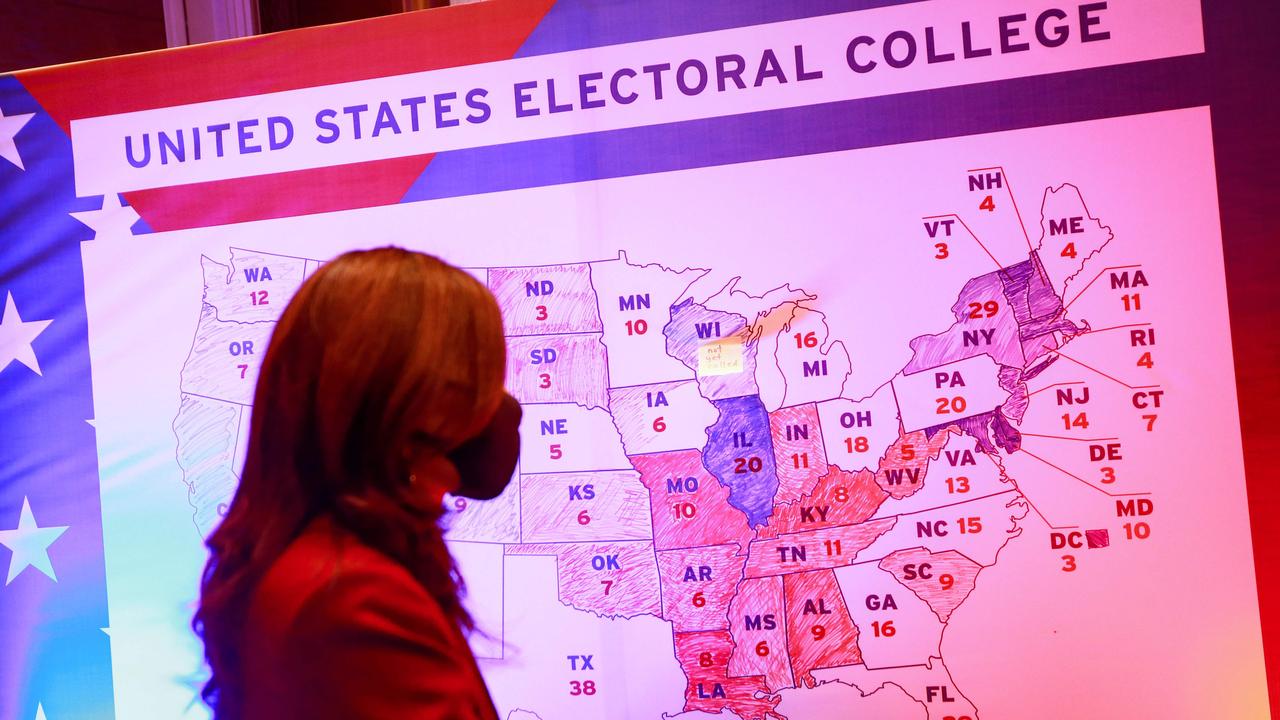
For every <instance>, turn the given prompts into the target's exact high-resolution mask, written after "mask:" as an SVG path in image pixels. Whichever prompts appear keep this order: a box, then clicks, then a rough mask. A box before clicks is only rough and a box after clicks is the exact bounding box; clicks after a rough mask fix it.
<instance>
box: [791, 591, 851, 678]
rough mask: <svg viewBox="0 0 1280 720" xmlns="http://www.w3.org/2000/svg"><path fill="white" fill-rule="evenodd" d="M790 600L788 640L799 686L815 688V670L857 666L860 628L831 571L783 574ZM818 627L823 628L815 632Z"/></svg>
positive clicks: (792, 665) (792, 666)
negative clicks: (855, 622) (851, 614)
mask: <svg viewBox="0 0 1280 720" xmlns="http://www.w3.org/2000/svg"><path fill="white" fill-rule="evenodd" d="M782 579H783V581H784V591H785V593H786V598H787V639H788V648H789V650H790V655H791V668H792V670H793V671H794V673H795V679H796V683H797V684H804V686H805V687H813V686H814V685H815V681H814V679H813V675H812V671H813V670H818V669H820V668H828V667H840V666H842V665H857V664H859V663H861V662H862V653H861V652H860V651H859V649H858V626H857V625H854V624H853V618H852V617H850V616H849V608H848V607H847V606H845V604H844V594H843V593H841V592H840V585H839V584H838V583H837V582H836V574H835V573H834V572H832V571H831V570H817V571H814V572H807V573H794V574H791V575H783V576H782ZM815 628H820V629H819V630H817V632H815Z"/></svg>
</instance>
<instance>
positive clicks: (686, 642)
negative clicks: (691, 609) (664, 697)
mask: <svg viewBox="0 0 1280 720" xmlns="http://www.w3.org/2000/svg"><path fill="white" fill-rule="evenodd" d="M675 640H676V659H677V660H679V661H680V667H681V669H683V670H684V676H685V677H686V678H688V679H689V686H688V687H687V688H686V689H685V692H684V710H685V712H693V711H696V710H700V711H702V712H707V713H716V714H719V713H720V712H722V711H724V710H728V711H730V712H732V713H733V714H735V715H737V716H738V717H740V718H742V720H768V719H769V718H776V719H777V720H783V719H782V716H781V715H779V714H777V713H776V712H774V708H776V707H777V706H778V703H779V702H781V701H782V698H780V697H778V696H776V695H775V696H772V697H768V696H766V697H760V698H757V697H756V694H757V693H763V694H765V695H767V694H768V692H769V688H768V687H766V686H765V682H764V678H763V677H758V676H756V677H741V678H738V677H729V672H728V671H729V656H730V654H731V653H732V652H733V640H732V639H730V637H729V632H728V631H727V630H715V631H709V632H690V633H682V632H678V633H676V634H675Z"/></svg>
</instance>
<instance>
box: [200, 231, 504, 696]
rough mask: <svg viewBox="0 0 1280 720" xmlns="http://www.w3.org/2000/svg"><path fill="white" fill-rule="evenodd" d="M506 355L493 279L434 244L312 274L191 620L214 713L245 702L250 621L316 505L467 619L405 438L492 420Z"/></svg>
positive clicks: (268, 375) (435, 446)
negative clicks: (484, 279)
mask: <svg viewBox="0 0 1280 720" xmlns="http://www.w3.org/2000/svg"><path fill="white" fill-rule="evenodd" d="M505 365H506V350H505V345H504V341H503V337H502V319H501V315H500V313H499V310H498V306H497V303H496V302H495V300H494V298H493V295H492V294H490V293H489V291H488V290H487V289H486V288H485V287H484V285H482V284H481V283H480V282H479V281H477V280H476V279H475V278H473V277H471V276H470V275H469V274H467V273H466V272H464V271H462V270H459V269H458V268H455V267H452V266H450V265H448V264H446V263H444V262H442V261H440V260H438V259H436V258H434V257H431V256H428V255H424V254H421V253H415V252H410V251H407V250H401V249H398V248H381V249H377V250H368V251H360V252H352V253H347V254H345V255H342V256H341V257H338V258H337V259H335V260H333V261H332V262H330V263H326V264H325V265H324V266H322V267H321V268H320V269H319V270H318V271H317V272H316V273H315V274H314V275H313V276H311V277H310V278H309V279H307V281H306V282H304V283H303V285H302V287H301V288H300V289H299V290H298V293H297V295H295V296H294V298H293V300H291V301H290V302H289V305H288V306H287V307H286V308H285V310H284V313H283V314H282V315H281V317H280V320H279V322H278V324H277V325H276V329H275V332H274V333H273V335H272V337H271V343H270V346H269V348H268V350H267V354H266V357H265V358H264V360H263V363H262V369H261V372H260V374H259V379H258V387H257V392H256V394H255V396H254V410H253V418H252V422H251V425H250V431H249V447H248V451H247V455H246V459H245V465H244V471H243V473H242V474H241V478H240V486H239V488H238V489H237V490H236V494H235V497H234V498H233V500H232V501H231V504H230V506H229V508H228V510H227V515H226V518H225V519H224V520H223V521H222V523H221V524H220V525H219V526H218V528H217V529H216V530H214V532H213V533H212V534H211V535H210V537H209V539H208V546H209V551H210V557H209V561H208V564H207V565H206V566H205V570H204V575H203V581H202V584H201V594H200V607H199V609H198V610H197V612H196V614H195V618H194V620H193V623H192V625H193V627H194V628H195V630H196V632H197V633H198V634H199V635H200V636H201V637H202V638H203V639H204V644H205V657H206V659H207V661H208V663H209V667H210V670H211V671H212V675H211V677H210V679H209V681H208V683H207V684H206V685H205V687H204V690H203V691H202V693H201V694H202V696H203V697H204V699H205V701H206V702H207V703H208V704H209V705H210V707H211V708H213V711H214V716H215V718H217V719H218V720H234V718H237V717H239V716H240V715H241V714H242V713H241V710H240V706H239V703H240V695H241V678H240V669H241V667H242V662H241V657H240V655H239V646H240V642H241V639H240V632H241V630H242V628H243V627H244V622H245V619H246V616H247V613H248V607H249V602H250V599H251V597H252V594H253V591H254V589H255V588H256V587H257V584H258V582H259V581H260V580H261V578H262V577H263V575H264V574H265V573H266V571H267V569H268V568H270V567H271V565H272V563H274V562H275V560H276V559H277V558H278V557H279V556H280V555H281V554H282V553H283V552H284V550H285V549H286V548H287V547H288V546H289V544H290V543H291V542H292V541H293V540H294V539H295V538H296V537H297V536H298V535H299V533H301V531H302V530H303V528H304V527H306V525H307V524H308V523H309V522H310V521H311V520H312V519H313V518H315V517H317V516H319V515H324V514H327V515H330V516H332V517H333V519H334V521H335V522H337V523H338V524H340V525H342V526H343V527H345V528H347V529H348V530H350V531H351V532H353V533H354V534H355V535H357V536H358V537H359V538H360V539H361V540H362V541H363V542H365V543H366V544H368V545H370V546H372V547H373V548H375V549H377V550H379V551H381V552H383V553H384V554H386V555H388V556H390V557H391V558H393V559H394V560H396V561H397V562H399V563H401V564H403V565H404V566H405V567H406V568H407V569H408V570H409V571H410V572H411V573H412V574H413V576H414V577H415V578H416V579H417V580H418V582H420V583H421V584H422V586H423V587H424V588H425V589H426V590H427V591H428V592H429V593H430V594H431V595H432V596H433V597H434V598H435V599H436V600H437V601H438V602H439V603H440V605H441V607H443V608H444V610H445V612H446V613H448V614H450V615H451V616H452V617H454V618H455V619H456V620H457V621H458V622H459V624H460V625H462V626H463V627H464V628H467V629H470V627H471V621H470V618H469V617H468V615H467V613H466V611H465V610H464V609H463V608H462V605H461V603H460V601H459V598H458V594H459V592H460V590H461V587H460V581H459V580H458V577H457V573H456V571H455V569H454V566H453V562H452V559H451V558H450V557H449V554H448V551H447V549H446V548H445V545H444V542H443V539H442V537H441V531H440V529H439V527H438V525H437V520H438V519H439V517H440V514H441V511H442V508H441V506H440V504H439V502H438V501H439V495H438V494H435V495H433V494H432V493H428V492H423V490H422V489H421V487H419V486H415V485H414V484H412V483H411V482H410V480H409V473H410V469H409V463H410V455H409V453H408V452H407V451H406V450H407V448H410V447H414V448H417V449H418V450H419V451H423V450H424V449H425V451H426V452H436V453H446V452H448V451H449V450H451V449H452V448H454V447H456V446H457V445H458V444H460V443H461V442H462V441H464V440H466V439H467V438H468V437H470V436H472V435H474V434H476V432H478V431H479V430H480V429H481V428H483V426H484V425H485V424H486V423H487V422H488V419H489V418H490V417H491V416H492V414H493V412H494V409H495V408H496V407H497V404H498V401H499V399H500V397H501V396H502V392H503V391H502V384H503V373H504V368H505Z"/></svg>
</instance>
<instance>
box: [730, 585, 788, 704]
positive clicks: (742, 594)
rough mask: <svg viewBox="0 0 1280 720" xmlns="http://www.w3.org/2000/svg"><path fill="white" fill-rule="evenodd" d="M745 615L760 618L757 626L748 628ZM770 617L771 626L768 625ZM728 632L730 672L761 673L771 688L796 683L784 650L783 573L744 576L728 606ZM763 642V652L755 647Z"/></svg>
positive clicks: (753, 618)
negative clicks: (764, 650) (729, 637)
mask: <svg viewBox="0 0 1280 720" xmlns="http://www.w3.org/2000/svg"><path fill="white" fill-rule="evenodd" d="M747 618H751V619H752V620H753V621H754V620H759V627H753V628H750V629H748V628H747ZM769 621H772V623H773V627H772V628H769V627H767V624H768V622H769ZM729 632H730V634H732V635H733V645H734V648H733V656H732V657H730V659H729V675H730V676H732V677H744V676H751V675H763V676H764V679H765V684H766V685H768V686H769V689H770V690H771V691H775V692H776V691H778V690H781V689H783V688H789V687H794V686H795V681H794V680H793V679H792V678H791V658H790V656H789V655H788V654H787V623H786V605H785V602H784V600H783V597H782V577H781V576H775V577H766V578H756V579H752V580H743V581H742V582H741V583H740V584H739V585H738V592H737V594H736V595H734V597H733V602H732V604H730V606H729ZM761 642H763V643H765V646H764V647H765V649H766V650H767V651H768V652H767V653H766V654H763V655H762V654H760V652H759V651H758V650H757V648H758V647H760V643H761Z"/></svg>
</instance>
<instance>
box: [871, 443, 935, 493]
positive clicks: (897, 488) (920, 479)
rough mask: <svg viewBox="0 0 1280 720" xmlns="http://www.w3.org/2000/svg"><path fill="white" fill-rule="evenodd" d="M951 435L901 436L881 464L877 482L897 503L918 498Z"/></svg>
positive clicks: (877, 473)
mask: <svg viewBox="0 0 1280 720" xmlns="http://www.w3.org/2000/svg"><path fill="white" fill-rule="evenodd" d="M951 432H952V430H951V428H948V429H946V430H942V431H939V432H936V433H934V434H933V437H932V438H930V437H929V436H928V433H927V432H926V431H924V430H916V431H914V432H909V433H907V434H906V435H900V436H899V437H898V441H897V442H895V443H894V444H893V445H890V446H889V450H888V452H886V453H885V454H884V458H882V459H881V460H880V468H879V469H878V470H877V471H876V482H878V483H880V487H882V488H884V491H885V492H887V493H889V494H890V495H892V496H893V497H894V498H895V499H897V500H901V499H902V498H905V497H910V496H911V495H914V494H916V492H918V491H919V490H920V488H922V487H924V478H925V473H926V472H928V469H929V461H930V460H936V459H938V454H939V453H941V452H942V447H943V446H944V445H946V444H947V437H948V436H949V435H950V434H951Z"/></svg>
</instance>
